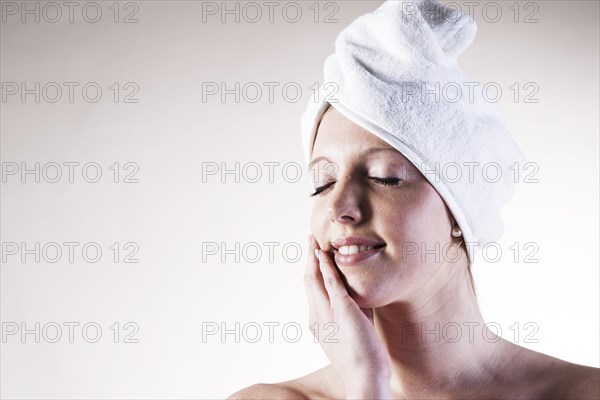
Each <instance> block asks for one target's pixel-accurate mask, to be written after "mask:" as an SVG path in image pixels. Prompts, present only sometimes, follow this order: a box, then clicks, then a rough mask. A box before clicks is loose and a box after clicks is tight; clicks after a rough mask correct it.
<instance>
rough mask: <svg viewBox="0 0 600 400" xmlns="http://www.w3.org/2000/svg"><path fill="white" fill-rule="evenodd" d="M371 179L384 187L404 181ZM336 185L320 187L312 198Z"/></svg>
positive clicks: (328, 184)
mask: <svg viewBox="0 0 600 400" xmlns="http://www.w3.org/2000/svg"><path fill="white" fill-rule="evenodd" d="M369 178H370V179H371V180H373V181H374V182H376V183H378V184H380V185H383V186H395V185H397V184H398V183H400V182H401V181H402V179H399V178H377V177H374V176H371V177H369ZM334 183H335V182H329V183H327V184H325V185H323V186H320V187H318V188H317V189H315V191H314V193H311V194H310V197H314V196H317V195H319V194H320V193H323V192H324V191H325V190H327V189H329V187H331V185H333V184H334Z"/></svg>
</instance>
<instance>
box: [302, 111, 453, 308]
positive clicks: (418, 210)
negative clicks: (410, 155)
mask: <svg viewBox="0 0 600 400" xmlns="http://www.w3.org/2000/svg"><path fill="white" fill-rule="evenodd" d="M321 157H323V158H321ZM317 158H320V160H319V161H318V163H317V164H314V165H313V166H311V173H312V175H313V176H312V177H311V179H313V180H314V187H315V188H317V192H319V189H320V188H323V190H322V191H320V193H319V194H316V195H315V196H314V204H313V210H312V215H311V231H312V233H313V234H314V236H315V238H316V239H317V241H318V243H319V246H320V247H321V248H322V249H324V250H326V251H328V252H329V254H330V255H333V254H334V253H340V251H338V250H337V249H335V248H333V247H332V246H331V242H333V241H334V240H336V239H337V238H340V237H348V236H358V237H364V238H369V239H374V240H375V241H377V242H378V243H380V244H384V247H383V248H381V249H379V250H374V251H371V255H370V256H369V257H367V258H364V259H362V260H358V261H356V262H354V261H352V260H350V261H349V262H345V263H344V262H343V260H341V258H339V259H338V260H339V261H338V262H336V265H337V267H338V270H339V271H340V272H341V274H340V275H341V277H342V280H343V281H344V282H345V284H346V287H347V288H348V291H349V294H350V295H351V296H352V297H353V298H354V300H355V301H356V302H357V303H358V305H359V306H361V307H365V308H367V307H368V308H377V307H382V306H385V305H387V304H390V303H392V302H395V301H406V300H410V299H411V298H412V297H413V296H415V295H416V294H418V293H420V294H423V290H426V288H427V282H428V281H430V278H431V277H432V275H433V274H434V272H435V271H436V270H437V269H438V268H439V267H440V266H441V265H442V262H444V254H445V252H446V250H447V249H448V243H450V242H451V239H452V236H451V230H452V221H453V220H452V215H451V214H450V212H449V210H448V209H447V207H446V205H445V203H444V202H443V200H442V199H441V197H440V196H439V195H438V193H437V192H436V190H435V189H434V188H433V187H432V186H431V185H430V184H429V182H428V181H427V180H426V179H425V177H424V176H423V175H422V174H421V173H420V171H419V170H418V169H417V168H416V167H415V166H414V165H413V164H412V163H411V162H410V161H408V160H407V159H406V158H405V157H404V156H403V155H402V154H401V153H400V152H398V151H397V150H396V149H394V148H393V147H392V146H390V145H389V144H387V143H386V142H385V141H383V140H381V139H379V138H378V137H377V136H375V135H373V134H371V133H370V132H369V131H367V130H365V129H363V128H361V127H359V126H358V125H356V124H355V123H353V122H352V121H350V120H349V119H347V118H345V117H344V116H343V115H342V114H340V113H339V112H338V111H337V110H336V109H334V108H331V109H330V110H329V111H328V112H327V113H326V114H325V116H324V117H323V119H322V121H321V124H320V126H319V129H318V134H317V136H316V140H315V143H314V147H313V153H312V160H313V161H315V160H316V159H317ZM376 178H380V179H386V181H378V180H377V179H376ZM342 252H345V251H344V250H342ZM340 255H341V254H335V257H339V256H340ZM448 257H450V256H448ZM354 258H355V259H356V258H359V257H356V256H355V257H354Z"/></svg>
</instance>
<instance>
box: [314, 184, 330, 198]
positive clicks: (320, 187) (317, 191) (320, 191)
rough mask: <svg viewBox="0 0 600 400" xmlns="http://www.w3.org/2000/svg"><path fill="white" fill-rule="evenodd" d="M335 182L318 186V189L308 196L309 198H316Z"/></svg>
mask: <svg viewBox="0 0 600 400" xmlns="http://www.w3.org/2000/svg"><path fill="white" fill-rule="evenodd" d="M334 183H335V182H329V183H327V184H325V185H323V186H319V187H318V188H316V189H315V191H314V193H311V194H310V197H314V196H317V195H318V194H320V193H322V192H323V191H324V190H326V189H328V188H329V187H330V186H331V185H333V184H334Z"/></svg>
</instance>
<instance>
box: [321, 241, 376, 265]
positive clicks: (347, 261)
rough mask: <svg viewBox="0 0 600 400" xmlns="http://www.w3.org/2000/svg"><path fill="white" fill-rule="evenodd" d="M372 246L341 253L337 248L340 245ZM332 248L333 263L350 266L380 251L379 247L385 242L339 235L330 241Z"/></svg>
mask: <svg viewBox="0 0 600 400" xmlns="http://www.w3.org/2000/svg"><path fill="white" fill-rule="evenodd" d="M353 245H356V246H374V247H375V248H374V249H369V250H364V251H359V252H358V253H355V254H341V253H340V252H339V251H338V250H339V248H340V247H342V246H353ZM331 247H332V250H333V252H334V258H335V263H336V264H337V265H343V266H350V265H356V264H358V263H359V262H361V261H364V260H366V259H368V258H371V257H373V256H376V255H377V254H379V253H380V251H381V249H382V248H383V247H385V243H382V242H380V241H378V240H376V239H371V238H366V237H359V236H347V237H339V238H337V239H335V240H334V241H333V242H332V243H331Z"/></svg>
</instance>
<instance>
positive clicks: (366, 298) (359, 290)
mask: <svg viewBox="0 0 600 400" xmlns="http://www.w3.org/2000/svg"><path fill="white" fill-rule="evenodd" d="M345 283H346V289H347V290H348V294H349V295H350V297H352V299H354V301H355V302H356V304H358V306H359V307H360V308H379V307H384V306H386V305H388V304H390V303H392V302H393V300H392V299H391V298H390V296H386V295H385V289H384V288H383V287H382V286H381V285H378V284H368V283H366V282H365V281H360V282H354V280H352V279H351V280H350V282H345Z"/></svg>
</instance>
